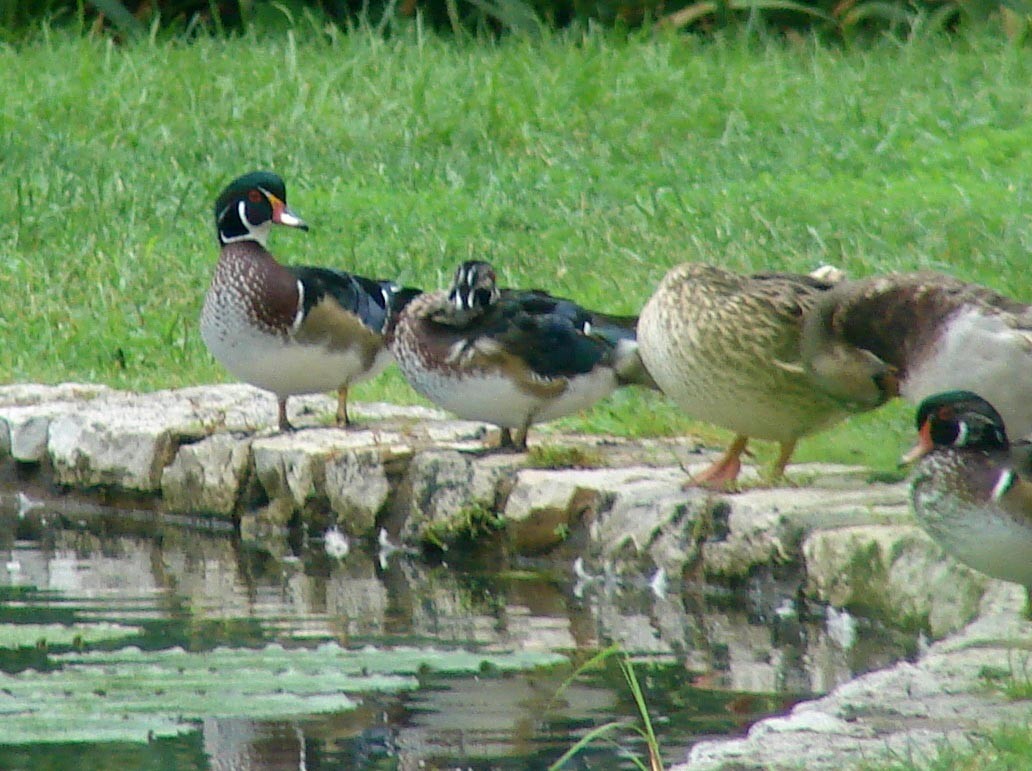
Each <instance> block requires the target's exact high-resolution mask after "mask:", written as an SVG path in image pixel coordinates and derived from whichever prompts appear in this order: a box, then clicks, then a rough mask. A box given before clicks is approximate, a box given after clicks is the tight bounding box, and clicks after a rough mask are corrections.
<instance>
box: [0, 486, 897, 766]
mask: <svg viewBox="0 0 1032 771" xmlns="http://www.w3.org/2000/svg"><path fill="white" fill-rule="evenodd" d="M16 492H17V491H16V490H14V489H6V490H0V675H2V677H3V678H7V679H6V680H5V681H4V682H5V685H4V686H3V687H2V688H0V769H51V768H52V769H65V768H75V769H77V771H86V770H87V769H115V768H117V769H209V768H210V769H231V768H232V769H308V770H309V771H311V770H314V769H405V770H407V769H413V770H414V769H453V768H454V769H460V768H461V769H477V770H479V769H485V770H486V769H544V768H546V767H547V766H548V764H549V763H550V762H552V761H554V760H555V759H556V758H558V757H559V756H560V755H561V754H562V753H563V752H564V751H565V750H566V749H568V748H569V747H570V746H571V745H572V744H574V743H575V742H576V741H577V740H578V738H580V737H581V736H583V735H585V733H587V732H588V731H590V730H591V729H592V728H594V727H596V726H599V725H602V724H604V723H607V722H610V721H613V720H625V721H627V722H628V723H631V722H633V721H635V720H636V719H637V718H638V714H637V710H636V707H635V704H634V700H633V697H632V696H631V693H630V690H629V688H628V686H627V683H626V682H625V680H624V677H623V675H622V673H621V671H620V668H619V666H618V657H617V656H612V657H610V658H609V659H607V660H606V662H605V665H604V666H602V667H600V668H597V669H593V670H591V671H588V672H581V673H580V674H578V675H577V676H576V677H574V678H573V679H572V680H571V679H570V675H571V673H572V672H573V670H574V669H575V668H576V666H577V665H578V664H579V663H581V662H583V661H585V660H587V659H589V658H591V657H592V656H593V655H594V654H596V653H598V651H600V650H602V649H605V648H607V647H608V646H610V645H614V644H615V645H618V646H619V647H620V650H621V651H623V652H625V653H627V654H628V655H629V656H630V657H631V659H632V660H633V661H634V665H635V673H636V675H637V678H638V680H639V682H640V683H641V685H642V688H643V690H644V693H645V701H646V703H647V705H648V708H649V711H650V714H651V716H652V720H653V722H654V725H655V728H656V731H657V734H658V736H659V742H660V745H661V747H662V749H663V753H664V761H665V762H667V763H673V762H677V761H681V760H683V758H684V756H685V753H686V751H687V749H688V748H689V747H690V746H691V744H692V743H693V742H695V741H698V740H699V739H700V738H707V737H712V736H717V735H728V734H737V733H740V732H743V731H744V730H746V729H747V728H748V726H749V725H750V724H751V723H752V722H754V721H755V720H757V719H760V718H762V717H764V716H766V715H768V714H772V713H777V712H783V711H784V710H786V709H787V708H788V707H789V706H790V705H791V704H792V703H794V702H795V701H798V700H799V699H801V698H806V697H810V696H812V695H815V694H819V693H822V692H825V691H827V690H828V689H830V688H832V687H834V686H835V685H836V684H838V683H840V682H843V681H845V680H847V679H849V678H850V677H851V676H853V675H855V674H857V673H860V672H863V671H867V670H870V669H873V668H877V667H881V666H885V665H887V664H889V663H891V662H892V661H895V660H898V659H899V658H902V657H908V656H911V655H912V654H913V653H914V648H915V643H914V641H913V640H912V639H909V638H905V637H902V636H899V635H893V634H889V633H887V632H885V631H884V630H879V629H877V628H875V627H874V626H872V625H870V624H866V623H864V622H863V621H862V620H855V619H851V618H848V617H842V616H838V615H837V614H831V615H830V616H829V615H828V614H827V613H826V611H825V610H824V609H823V608H819V607H807V606H806V605H804V604H802V603H800V602H799V601H798V600H797V599H796V598H795V597H794V593H795V591H796V583H797V582H796V581H795V580H794V579H793V578H792V577H781V578H777V577H766V578H758V579H756V580H754V581H752V582H750V583H748V584H747V585H744V586H742V587H738V588H736V589H735V590H734V591H732V590H728V589H720V588H716V587H705V586H698V585H695V584H687V585H682V584H681V582H678V581H673V580H667V581H666V582H665V584H666V585H665V586H663V585H662V584H663V582H660V581H653V582H650V581H648V580H647V578H646V579H642V580H637V581H635V580H629V579H628V580H618V579H614V578H609V579H606V578H598V579H595V580H591V579H586V578H585V577H584V576H583V575H581V576H580V577H579V578H578V576H577V574H576V572H575V571H574V570H573V569H572V566H571V565H570V564H569V562H568V561H564V562H562V563H560V562H551V563H548V564H532V563H515V564H514V563H511V562H509V561H507V560H505V559H504V558H502V557H500V556H499V555H497V554H494V555H490V558H488V559H483V560H480V561H474V560H469V561H467V562H464V563H462V564H449V563H446V562H442V561H441V560H440V559H437V560H428V559H425V558H424V557H423V556H422V555H417V554H410V553H407V552H405V551H390V552H388V551H384V550H382V549H380V548H379V547H378V546H377V545H376V544H354V543H353V544H351V548H350V551H349V552H348V554H347V555H346V556H345V557H343V558H335V557H331V556H329V555H328V554H327V551H326V548H325V544H324V541H323V539H322V538H316V537H307V536H305V535H304V534H298V537H297V538H295V539H294V540H292V541H291V542H289V543H287V542H284V543H280V544H275V545H272V544H263V545H262V546H261V547H256V546H253V545H244V544H241V543H240V542H239V540H238V539H237V538H236V537H235V535H234V533H233V532H232V530H231V529H228V528H226V527H224V526H217V527H216V526H204V525H203V524H202V523H185V522H181V521H177V522H168V521H165V520H162V521H160V522H158V523H157V524H155V522H154V519H155V515H154V513H153V512H147V511H132V510H114V509H105V508H103V507H99V506H95V505H91V504H87V503H83V502H77V501H74V500H69V499H67V498H61V499H57V500H52V501H50V502H46V503H42V505H33V504H32V503H31V502H29V499H25V498H21V499H19V497H18V496H17V494H16ZM66 632H67V633H66ZM462 650H466V651H474V652H475V654H476V655H477V656H481V655H484V656H487V655H497V656H498V659H497V661H495V662H494V663H493V664H492V665H491V666H488V667H485V666H483V665H476V664H475V665H474V666H473V668H472V669H470V668H468V667H467V668H466V669H463V666H462V665H457V666H456V668H449V666H447V665H445V664H441V663H435V662H439V661H441V660H443V659H442V657H443V656H445V654H449V653H452V652H456V651H462ZM413 651H415V652H418V653H419V655H430V656H431V657H432V660H431V661H430V662H429V663H426V664H419V665H418V666H414V667H412V668H410V669H408V670H404V671H402V670H403V668H401V667H400V665H397V664H395V663H390V664H385V665H384V666H383V668H382V669H381V668H380V665H379V664H378V663H376V662H378V661H380V660H381V658H382V657H386V659H389V660H390V661H391V662H394V660H395V658H396V657H397V656H398V655H399V654H403V655H409V654H411V653H412V652H413ZM351 655H358V656H360V657H365V658H362V659H361V661H362V662H364V663H359V664H355V663H354V662H350V660H348V662H349V663H346V659H347V657H348V656H351ZM512 656H517V657H520V656H524V657H525V659H520V660H519V662H518V663H517V664H513V661H512V659H511V657H512ZM378 657H381V658H378ZM392 657H394V658H392ZM507 657H510V658H507ZM309 659H312V661H311V662H309V663H302V662H308V660H309ZM338 662H339V663H338ZM537 663H542V664H543V665H542V666H536V665H535V664H537ZM510 665H512V666H510ZM347 667H353V670H354V671H353V674H354V675H355V677H356V678H358V680H359V681H362V683H363V684H361V685H359V686H356V687H358V688H359V689H360V690H359V691H356V692H354V693H352V692H350V691H349V695H348V697H341V696H340V695H339V694H337V693H336V690H337V688H336V686H335V685H334V682H335V680H334V678H336V677H337V676H338V675H339V671H338V670H342V669H345V668H347ZM381 674H382V675H383V677H385V678H388V679H389V678H394V679H393V680H390V683H391V684H390V685H384V686H383V687H381V686H378V685H376V684H375V683H377V682H379V681H375V680H368V678H372V677H373V676H379V675H381ZM97 676H101V677H103V678H104V680H103V681H95V680H90V679H89V678H96V677H97ZM62 678H65V679H62ZM162 678H164V679H162ZM363 678H367V680H363ZM265 680H268V682H269V685H264V684H263V683H264V681H265ZM83 682H85V683H86V685H83ZM96 682H102V684H101V685H97V684H96ZM312 682H316V683H317V684H318V687H315V688H313V687H312ZM349 682H350V681H349ZM370 682H372V683H373V684H372V685H370V684H369V683H370ZM384 682H387V681H386V680H385V681H384ZM341 687H342V688H343V687H344V686H341ZM349 687H350V686H349ZM177 688H183V689H186V690H184V691H182V693H180V692H179V691H177V690H176V689H177ZM134 689H135V690H137V691H146V692H147V693H146V699H145V700H144V701H142V702H141V701H135V702H134V701H132V700H133V699H137V698H138V696H139V694H137V693H135V692H134V693H129V692H130V691H133V690H134ZM148 689H149V690H148ZM294 691H297V694H295V693H294ZM316 691H319V693H316ZM19 694H22V698H23V701H18V698H19ZM25 694H27V696H25ZM298 694H299V695H298ZM356 694H357V695H356ZM334 698H336V699H337V701H334V700H333V699H334ZM306 699H309V700H310V701H305V700H306ZM126 700H128V701H126ZM163 700H164V701H163ZM130 702H131V703H132V704H133V706H132V707H131V708H129V707H125V705H126V704H128V703H130ZM338 702H339V703H338ZM169 704H171V705H172V706H169ZM26 705H30V707H31V711H32V714H31V715H30V716H29V717H26V710H27V709H29V707H27V706H26ZM51 705H53V706H51ZM180 705H182V706H180ZM308 705H311V708H309V706H308ZM127 710H134V712H133V715H132V716H129V715H128V714H127ZM51 712H52V713H53V714H51ZM15 719H18V720H22V722H21V723H17V722H14V721H15ZM149 720H154V721H156V722H154V723H153V725H152V724H151V723H149V722H147V721H149ZM5 724H6V725H7V726H8V728H7V729H6V730H5V729H4V728H3V725H5ZM134 731H136V733H134ZM608 736H609V741H603V742H597V743H595V744H593V745H591V746H590V747H589V748H587V749H585V750H584V751H583V752H582V753H580V754H579V755H578V756H577V757H576V758H575V759H574V760H573V761H571V762H570V763H569V764H568V766H567V767H569V768H576V769H624V768H633V767H634V765H633V763H632V761H631V760H630V759H629V757H628V756H627V753H633V754H636V755H637V756H638V757H644V754H643V748H642V744H641V742H640V740H637V738H636V735H635V734H634V733H633V731H632V730H631V729H630V728H625V729H621V730H619V731H616V732H614V733H611V734H609V735H608Z"/></svg>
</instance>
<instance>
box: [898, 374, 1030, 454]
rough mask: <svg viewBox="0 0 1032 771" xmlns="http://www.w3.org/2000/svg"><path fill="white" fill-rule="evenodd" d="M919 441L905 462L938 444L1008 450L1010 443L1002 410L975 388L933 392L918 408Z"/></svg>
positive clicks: (974, 448) (942, 445) (973, 448)
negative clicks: (999, 410)
mask: <svg viewBox="0 0 1032 771" xmlns="http://www.w3.org/2000/svg"><path fill="white" fill-rule="evenodd" d="M915 422H916V424H917V435H918V441H917V444H916V445H915V446H914V447H913V449H911V450H910V451H909V452H908V453H907V454H906V455H904V456H903V459H902V462H903V463H912V462H914V461H916V460H917V459H918V458H921V457H923V456H925V455H927V454H928V453H930V452H931V451H932V450H934V449H936V448H937V447H953V448H965V449H972V450H1006V449H1007V448H1008V447H1009V446H1010V444H1009V442H1008V440H1007V432H1006V429H1005V428H1004V425H1003V418H1001V417H1000V413H998V412H997V411H996V409H995V408H994V407H993V406H992V405H991V404H989V402H987V401H986V400H985V399H983V398H982V397H981V396H979V395H978V394H976V393H972V392H971V391H947V392H945V393H941V394H936V395H934V396H929V397H928V398H927V399H925V400H924V401H923V402H921V405H920V406H919V407H918V408H917V418H916V421H915Z"/></svg>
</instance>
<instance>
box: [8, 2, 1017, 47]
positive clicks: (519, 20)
mask: <svg viewBox="0 0 1032 771" xmlns="http://www.w3.org/2000/svg"><path fill="white" fill-rule="evenodd" d="M417 16H418V17H420V18H421V19H422V20H423V22H424V23H427V24H429V25H430V26H432V27H435V28H437V29H441V30H451V31H452V32H454V33H455V34H457V35H465V34H469V33H477V34H482V33H488V34H497V33H499V32H503V31H508V32H515V33H521V34H530V35H535V34H537V33H539V32H540V31H541V29H543V28H544V27H548V26H551V27H566V26H569V25H571V24H586V23H593V22H602V23H604V24H607V25H618V26H630V27H636V26H641V25H644V24H652V23H655V24H657V25H659V26H667V27H673V28H676V29H691V30H693V31H712V30H715V29H718V28H722V27H729V26H740V27H743V28H745V29H748V30H756V29H757V28H759V27H760V26H761V25H762V27H763V28H766V29H773V30H782V31H784V30H790V29H791V30H803V29H812V30H816V31H819V32H822V33H825V34H831V35H832V36H835V37H841V38H852V37H855V36H856V35H858V34H865V33H871V32H879V31H884V30H891V31H894V32H902V33H904V34H914V33H917V32H922V33H927V32H929V31H931V32H941V31H948V30H952V29H954V28H955V27H957V26H958V25H960V24H961V23H963V22H965V21H971V20H984V19H986V18H989V17H999V18H1001V19H1002V21H1003V26H1004V28H1005V30H1006V31H1007V32H1008V34H1010V35H1011V36H1012V37H1022V38H1024V37H1025V36H1027V33H1028V30H1029V20H1030V19H1032V0H1002V2H1001V0H283V2H273V0H41V1H40V2H36V3H24V2H21V1H20V0H0V38H8V39H16V38H17V37H18V36H19V35H23V34H25V33H27V32H29V31H31V30H33V29H36V28H37V27H38V26H39V25H40V24H41V23H44V22H45V23H49V24H53V25H73V26H78V27H80V28H81V29H83V30H88V31H91V32H104V33H106V34H111V35H113V36H115V37H116V38H119V39H124V38H131V37H134V36H137V35H140V34H144V33H146V32H147V31H148V30H150V29H155V30H159V29H160V30H166V31H168V32H171V33H172V34H185V35H187V36H191V35H195V34H198V33H201V32H207V33H214V34H234V33H238V32H241V31H243V30H244V29H246V28H248V27H251V26H255V25H257V26H260V27H263V28H264V27H268V26H273V27H275V26H282V25H284V24H285V25H287V26H294V25H295V24H296V23H297V22H298V21H299V20H301V19H305V18H307V19H308V20H309V21H312V22H314V23H312V24H311V25H308V26H307V29H309V30H311V31H315V30H318V29H324V28H326V27H327V26H328V25H330V26H335V27H338V28H347V27H349V26H353V25H356V24H370V25H372V26H375V27H376V28H377V29H379V30H380V31H383V30H385V29H386V28H387V27H388V25H389V24H391V23H392V22H396V21H403V20H405V19H413V18H416V17H417Z"/></svg>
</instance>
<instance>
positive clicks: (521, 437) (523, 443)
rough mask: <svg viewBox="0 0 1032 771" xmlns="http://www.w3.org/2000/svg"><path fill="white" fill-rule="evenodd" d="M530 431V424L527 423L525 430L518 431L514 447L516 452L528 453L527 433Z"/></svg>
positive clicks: (513, 443)
mask: <svg viewBox="0 0 1032 771" xmlns="http://www.w3.org/2000/svg"><path fill="white" fill-rule="evenodd" d="M529 431H530V424H529V423H527V424H526V425H524V426H523V428H520V429H517V431H516V436H515V438H514V439H513V442H512V446H513V449H515V450H516V452H526V451H527V433H528V432H529Z"/></svg>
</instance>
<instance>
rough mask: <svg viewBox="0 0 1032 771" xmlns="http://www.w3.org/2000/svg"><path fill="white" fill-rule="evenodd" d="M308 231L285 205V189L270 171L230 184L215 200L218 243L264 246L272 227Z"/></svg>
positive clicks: (245, 177) (260, 172)
mask: <svg viewBox="0 0 1032 771" xmlns="http://www.w3.org/2000/svg"><path fill="white" fill-rule="evenodd" d="M274 224H275V225H286V226H287V227H291V228H300V229H301V230H308V225H306V224H305V222H304V220H302V219H301V218H300V217H298V216H297V215H296V214H295V213H294V212H293V211H291V210H290V208H289V207H288V206H287V186H286V184H285V183H284V182H283V180H282V178H280V177H279V175H277V174H274V173H273V172H271V171H252V172H250V173H248V174H244V175H243V176H240V177H237V178H236V179H234V180H233V181H232V182H230V183H229V184H228V185H227V186H226V188H225V190H223V191H222V192H221V193H220V194H219V197H218V200H216V201H215V226H216V228H217V229H218V234H219V243H220V244H221V245H223V246H224V245H226V244H230V243H233V242H236V241H257V242H258V243H259V244H261V245H262V246H263V247H264V246H265V243H266V241H267V240H268V238H269V231H270V230H271V229H272V226H273V225H274Z"/></svg>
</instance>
